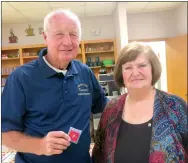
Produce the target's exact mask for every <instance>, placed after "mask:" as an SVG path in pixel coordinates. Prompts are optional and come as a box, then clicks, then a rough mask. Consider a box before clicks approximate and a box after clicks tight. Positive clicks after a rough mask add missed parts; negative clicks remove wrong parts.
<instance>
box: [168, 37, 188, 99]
mask: <svg viewBox="0 0 188 163" xmlns="http://www.w3.org/2000/svg"><path fill="white" fill-rule="evenodd" d="M166 57H167V58H166V61H167V83H168V92H171V93H173V94H176V95H178V96H180V97H182V98H183V99H184V100H186V101H187V35H184V36H178V37H174V38H169V39H167V40H166Z"/></svg>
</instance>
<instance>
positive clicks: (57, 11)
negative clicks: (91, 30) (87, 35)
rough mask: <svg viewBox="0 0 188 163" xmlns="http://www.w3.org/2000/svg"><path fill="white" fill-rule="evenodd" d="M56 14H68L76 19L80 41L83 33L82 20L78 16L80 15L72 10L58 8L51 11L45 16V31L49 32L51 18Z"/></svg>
mask: <svg viewBox="0 0 188 163" xmlns="http://www.w3.org/2000/svg"><path fill="white" fill-rule="evenodd" d="M56 14H64V15H66V16H68V17H69V18H71V19H72V20H74V21H75V23H76V24H77V26H78V38H79V41H80V40H81V33H82V30H81V23H80V20H79V18H78V16H77V15H76V14H75V13H73V12H72V11H70V10H65V9H57V10H55V11H53V12H50V13H49V14H47V15H46V16H45V18H44V26H43V28H44V32H45V33H47V32H48V29H49V22H50V19H51V18H52V17H53V16H54V15H56Z"/></svg>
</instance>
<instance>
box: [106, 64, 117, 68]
mask: <svg viewBox="0 0 188 163" xmlns="http://www.w3.org/2000/svg"><path fill="white" fill-rule="evenodd" d="M114 66H115V65H109V66H105V67H106V68H108V67H114Z"/></svg>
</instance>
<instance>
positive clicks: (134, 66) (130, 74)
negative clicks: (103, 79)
mask: <svg viewBox="0 0 188 163" xmlns="http://www.w3.org/2000/svg"><path fill="white" fill-rule="evenodd" d="M122 75H123V81H124V84H125V87H126V88H127V89H141V88H145V87H149V86H151V83H152V67H151V64H150V62H149V60H148V59H147V57H146V56H145V55H143V54H140V55H139V56H138V57H137V58H136V59H135V60H134V61H131V62H127V63H125V64H123V65H122Z"/></svg>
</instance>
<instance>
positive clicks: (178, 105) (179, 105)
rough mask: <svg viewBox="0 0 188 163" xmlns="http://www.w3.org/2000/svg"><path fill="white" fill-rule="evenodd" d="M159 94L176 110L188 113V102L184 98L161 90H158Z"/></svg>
mask: <svg viewBox="0 0 188 163" xmlns="http://www.w3.org/2000/svg"><path fill="white" fill-rule="evenodd" d="M158 95H159V97H161V98H162V100H163V102H165V103H166V104H167V105H168V106H169V107H170V108H171V109H173V110H174V111H175V112H176V111H177V112H182V113H183V114H185V115H187V114H188V113H187V112H188V108H187V103H186V102H185V100H184V99H183V98H181V97H179V96H177V95H174V94H171V93H169V92H164V91H161V90H158Z"/></svg>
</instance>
